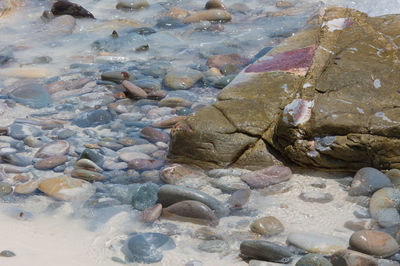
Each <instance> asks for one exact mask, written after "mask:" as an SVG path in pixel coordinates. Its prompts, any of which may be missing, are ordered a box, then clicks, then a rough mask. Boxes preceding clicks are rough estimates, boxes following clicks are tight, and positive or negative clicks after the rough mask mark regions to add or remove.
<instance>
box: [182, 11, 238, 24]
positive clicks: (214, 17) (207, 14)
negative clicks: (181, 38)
mask: <svg viewBox="0 0 400 266" xmlns="http://www.w3.org/2000/svg"><path fill="white" fill-rule="evenodd" d="M202 20H208V21H219V22H228V21H230V20H232V16H231V14H230V13H229V12H228V11H225V10H222V9H208V10H205V11H200V12H197V13H193V14H191V15H190V16H188V17H186V18H184V19H183V20H182V22H183V23H194V22H200V21H202Z"/></svg>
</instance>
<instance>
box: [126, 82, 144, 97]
mask: <svg viewBox="0 0 400 266" xmlns="http://www.w3.org/2000/svg"><path fill="white" fill-rule="evenodd" d="M122 86H124V88H125V89H126V90H127V91H128V92H129V93H130V95H132V96H133V97H134V98H146V97H147V93H146V92H145V91H144V90H143V89H142V88H140V87H139V86H136V85H135V84H133V83H131V82H129V81H128V80H124V81H122Z"/></svg>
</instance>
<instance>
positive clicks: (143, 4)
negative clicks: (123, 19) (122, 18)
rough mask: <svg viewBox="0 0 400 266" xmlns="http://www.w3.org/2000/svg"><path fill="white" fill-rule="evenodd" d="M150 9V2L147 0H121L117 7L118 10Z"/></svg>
mask: <svg viewBox="0 0 400 266" xmlns="http://www.w3.org/2000/svg"><path fill="white" fill-rule="evenodd" d="M147 7H149V2H147V1H146V0H119V1H118V4H117V6H116V8H117V9H128V10H139V9H142V8H147Z"/></svg>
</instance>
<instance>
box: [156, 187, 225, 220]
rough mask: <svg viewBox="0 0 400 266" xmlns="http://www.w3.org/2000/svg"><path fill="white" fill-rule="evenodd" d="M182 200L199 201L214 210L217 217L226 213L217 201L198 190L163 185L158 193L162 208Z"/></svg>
mask: <svg viewBox="0 0 400 266" xmlns="http://www.w3.org/2000/svg"><path fill="white" fill-rule="evenodd" d="M184 200H195V201H200V202H202V203H204V204H205V205H207V206H208V207H210V208H211V209H212V210H214V211H215V213H216V214H217V216H220V215H226V214H227V213H228V210H227V209H226V208H225V207H224V205H223V204H222V203H221V202H220V201H219V200H217V199H215V198H214V197H212V196H210V195H208V194H206V193H204V192H202V191H199V190H195V189H190V188H185V187H181V186H174V185H163V186H162V187H161V188H160V190H159V191H158V201H159V202H160V203H161V204H162V205H163V206H169V205H172V204H174V203H177V202H180V201H184Z"/></svg>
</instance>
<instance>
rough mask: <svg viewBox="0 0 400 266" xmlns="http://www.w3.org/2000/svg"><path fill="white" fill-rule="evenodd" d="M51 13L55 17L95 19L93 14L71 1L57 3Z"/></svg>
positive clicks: (62, 0)
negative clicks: (66, 16)
mask: <svg viewBox="0 0 400 266" xmlns="http://www.w3.org/2000/svg"><path fill="white" fill-rule="evenodd" d="M51 13H53V14H54V15H55V16H61V15H71V16H73V17H75V18H94V16H93V14H92V13H90V12H89V11H87V10H86V9H85V8H83V7H82V6H80V5H78V4H75V3H71V2H69V1H65V0H61V1H57V2H55V3H54V4H53V6H52V7H51Z"/></svg>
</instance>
